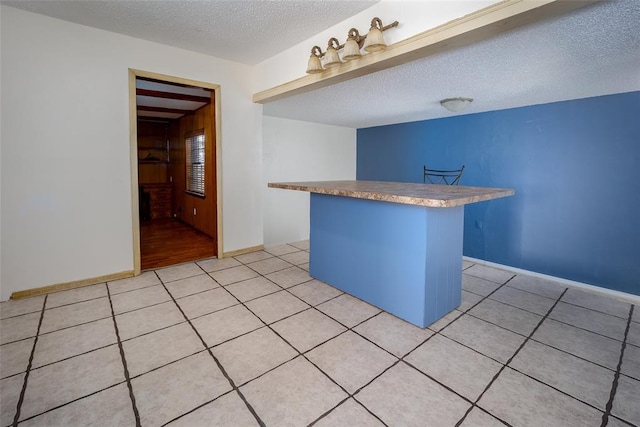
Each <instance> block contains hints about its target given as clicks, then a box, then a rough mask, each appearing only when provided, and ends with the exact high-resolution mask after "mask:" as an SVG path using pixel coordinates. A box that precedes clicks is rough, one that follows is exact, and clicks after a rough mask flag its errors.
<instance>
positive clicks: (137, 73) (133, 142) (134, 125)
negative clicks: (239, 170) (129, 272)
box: [129, 68, 223, 276]
mask: <svg viewBox="0 0 640 427" xmlns="http://www.w3.org/2000/svg"><path fill="white" fill-rule="evenodd" d="M136 77H145V78H150V79H156V80H161V81H166V82H170V83H180V84H185V85H190V86H196V87H202V88H207V89H211V90H213V91H214V102H215V104H214V113H213V120H214V123H213V126H214V128H215V129H214V131H215V138H216V144H215V156H216V159H215V163H216V176H215V179H216V200H215V202H216V236H217V242H218V245H217V246H218V247H217V248H216V251H217V254H216V256H217V257H218V258H222V257H223V252H222V247H223V245H222V130H221V114H220V85H217V84H213V83H207V82H201V81H197V80H190V79H185V78H182V77H175V76H169V75H166V74H159V73H153V72H150V71H143V70H136V69H134V68H129V148H130V161H131V215H132V216H131V220H132V221H131V223H132V225H133V230H132V231H133V239H132V243H133V272H134V273H133V274H134V275H136V276H137V275H139V274H140V273H141V271H142V270H141V261H140V206H139V204H138V114H137V101H136Z"/></svg>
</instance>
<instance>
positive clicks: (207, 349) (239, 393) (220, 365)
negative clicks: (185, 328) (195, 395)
mask: <svg viewBox="0 0 640 427" xmlns="http://www.w3.org/2000/svg"><path fill="white" fill-rule="evenodd" d="M194 264H195V265H197V266H198V267H199V268H200V269H202V271H204V269H203V268H202V267H200V265H199V264H197V263H194ZM154 273H155V275H156V276H157V277H158V279H159V280H160V283H161V284H162V287H163V288H164V290H165V291H166V292H167V293H168V294H169V296H170V297H171V300H173V303H174V304H175V305H176V307H177V308H178V310H180V313H182V316H183V317H184V318H185V320H186V321H187V323H188V324H189V326H191V329H192V330H193V331H194V332H195V334H196V335H197V336H198V338H200V342H201V343H202V345H204V347H205V349H206V350H205V351H207V352H208V353H209V356H211V358H212V359H213V360H214V362H215V363H216V365H217V366H218V369H220V372H222V375H224V377H225V378H226V379H227V381H228V382H229V385H230V386H231V388H232V390H234V391H235V392H236V393H238V396H239V397H240V399H242V401H243V402H244V404H245V405H246V407H247V409H248V410H249V412H251V414H252V415H253V417H254V418H255V420H256V421H257V422H258V424H259V425H260V426H265V423H264V422H263V421H262V419H261V418H260V416H259V415H258V413H257V412H256V411H255V409H253V406H251V404H250V403H249V401H248V400H247V398H246V397H245V396H244V394H243V393H242V392H241V391H240V388H239V387H238V386H236V384H235V382H234V381H233V380H232V379H231V377H230V376H229V374H228V373H227V371H226V370H225V369H224V367H223V366H222V363H221V362H220V361H219V360H218V358H217V357H216V356H215V355H214V354H213V351H211V348H209V347H208V345H207V343H206V342H205V340H204V338H202V335H200V332H198V330H197V329H196V327H195V326H193V323H191V320H190V319H189V318H188V317H187V315H186V313H185V312H184V311H183V310H182V307H180V304H178V303H177V302H176V299H175V298H174V297H173V295H172V294H171V292H169V290H168V289H167V286H166V285H165V284H164V282H163V281H162V279H160V276H159V275H158V273H157V272H156V271H155V270H154ZM214 280H215V279H214ZM227 292H228V291H227ZM218 397H219V396H218ZM192 410H193V409H192ZM183 415H185V414H182V415H181V416H183Z"/></svg>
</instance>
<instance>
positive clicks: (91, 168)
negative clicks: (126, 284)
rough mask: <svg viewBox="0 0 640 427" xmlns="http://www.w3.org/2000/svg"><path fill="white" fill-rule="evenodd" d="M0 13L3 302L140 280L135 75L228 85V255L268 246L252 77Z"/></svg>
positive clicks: (175, 53)
mask: <svg viewBox="0 0 640 427" xmlns="http://www.w3.org/2000/svg"><path fill="white" fill-rule="evenodd" d="M0 7H1V10H2V12H1V14H0V19H1V27H0V31H1V36H0V41H1V50H0V51H1V55H2V59H1V60H2V74H1V80H0V84H1V88H2V101H1V102H2V105H1V107H0V108H1V112H2V116H1V125H0V126H1V131H0V136H1V150H2V156H1V173H0V183H1V184H0V185H1V188H0V191H1V194H2V206H1V223H0V230H1V233H2V242H1V246H0V248H1V249H0V250H1V253H2V258H1V260H0V265H1V277H0V288H1V293H0V299H3V300H4V299H7V298H8V297H9V296H10V295H11V293H12V292H15V291H18V290H24V289H31V288H37V287H41V286H47V285H52V284H56V283H61V282H68V281H75V280H81V279H85V278H92V277H97V276H102V275H107V274H113V273H117V272H121V271H127V270H132V269H133V246H132V221H131V220H132V214H131V212H132V206H131V170H130V158H129V99H128V97H129V92H128V69H129V68H135V69H140V70H145V71H151V72H156V73H162V74H167V75H172V76H178V77H183V78H188V79H193V80H199V81H204V82H209V83H215V84H220V85H221V102H222V175H223V209H224V210H223V221H224V228H223V231H224V235H223V237H224V250H225V251H230V250H234V249H239V248H245V247H249V246H255V245H259V244H261V243H262V238H263V230H262V205H261V200H262V195H263V191H262V187H261V183H262V174H261V162H262V156H261V139H262V133H261V126H262V125H261V121H262V107H261V106H260V105H257V104H253V103H252V101H251V96H252V73H251V69H250V68H249V67H247V66H245V65H241V64H237V63H233V62H229V61H224V60H220V59H216V58H213V57H208V56H205V55H201V54H197V53H194V52H189V51H185V50H181V49H176V48H171V47H168V46H164V45H159V44H155V43H150V42H146V41H143V40H139V39H134V38H131V37H126V36H122V35H118V34H114V33H109V32H106V31H102V30H98V29H94V28H89V27H85V26H81V25H76V24H72V23H68V22H65V21H60V20H56V19H52V18H48V17H45V16H41V15H37V14H33V13H29V12H24V11H21V10H17V9H14V8H11V7H7V6H4V5H3V6H0Z"/></svg>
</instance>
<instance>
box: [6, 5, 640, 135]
mask: <svg viewBox="0 0 640 427" xmlns="http://www.w3.org/2000/svg"><path fill="white" fill-rule="evenodd" d="M2 3H3V4H8V5H10V6H14V7H18V8H21V9H25V10H29V11H32V12H36V13H41V14H45V15H49V16H52V17H56V18H60V19H64V20H68V21H72V22H77V23H81V24H84V25H88V26H93V27H97V28H102V29H105V30H109V31H113V32H118V33H122V34H127V35H131V36H134V37H138V38H141V39H146V40H151V41H155V42H158V43H163V44H166V45H170V46H176V47H180V48H184V49H188V50H192V51H197V52H202V53H205V54H209V55H213V56H216V57H219V58H225V59H229V60H234V61H239V62H244V63H247V64H256V63H258V62H260V61H262V60H264V59H266V58H268V57H271V56H273V55H275V54H277V53H279V52H280V51H281V50H284V49H286V48H288V47H291V46H293V45H294V44H296V43H298V42H300V41H303V40H305V39H307V38H309V37H312V36H313V35H315V34H317V33H318V32H321V31H322V30H325V29H326V28H328V27H330V26H332V25H335V24H336V23H339V22H341V21H342V20H344V19H346V18H347V17H349V16H352V15H355V14H356V13H358V12H360V11H362V10H364V9H366V8H367V7H370V6H371V5H373V4H374V3H375V1H346V0H345V1H341V0H340V1H338V0H335V1H328V0H327V1H325V0H275V1H267V0H245V1H241V0H237V1H218V0H210V1H157V0H147V1H101V0H94V1H58V0H52V1H2ZM400 3H401V2H400ZM434 5H435V6H434V7H436V6H437V1H434ZM399 7H400V5H399ZM634 90H640V0H614V1H606V2H601V3H596V4H593V5H590V6H586V7H583V8H581V9H578V10H576V11H574V12H571V13H569V14H567V15H563V16H560V17H557V18H554V19H551V20H548V21H545V22H542V23H537V24H533V25H531V26H528V27H523V28H520V29H517V30H514V31H511V32H508V33H504V34H502V35H500V36H497V37H494V38H492V39H489V40H486V41H483V42H480V43H476V44H474V45H471V46H468V47H465V48H461V49H457V50H455V51H450V52H447V53H444V54H439V55H434V56H431V57H428V58H424V59H421V60H418V61H414V62H411V63H408V64H405V65H402V66H398V67H395V68H392V69H388V70H385V71H381V72H378V73H375V74H371V75H368V76H365V77H360V78H358V79H354V80H350V81H348V82H344V83H340V84H336V85H333V86H330V87H327V88H323V89H319V90H315V91H312V92H309V93H306V94H302V95H298V96H295V97H291V98H287V99H283V100H281V101H276V102H273V103H269V104H266V105H265V106H264V114H265V115H270V116H276V117H283V118H290V119H297V120H304V121H310V122H317V123H326V124H333V125H339V126H348V127H353V128H363V127H370V126H377V125H385V124H391V123H401V122H409V121H415V120H425V119H431V118H438V117H447V116H451V115H454V114H471V113H478V112H482V111H492V110H500V109H505V108H513V107H520V106H525V105H534V104H541V103H547V102H555V101H563V100H568V99H577V98H584V97H590V96H598V95H606V94H612V93H621V92H629V91H634ZM456 96H463V97H471V98H474V99H475V100H474V102H473V103H472V104H471V105H470V106H469V107H468V108H467V109H465V110H464V111H462V112H460V113H451V112H449V111H447V110H445V109H444V108H442V107H441V106H440V104H439V100H440V99H443V98H450V97H456ZM154 105H156V104H154Z"/></svg>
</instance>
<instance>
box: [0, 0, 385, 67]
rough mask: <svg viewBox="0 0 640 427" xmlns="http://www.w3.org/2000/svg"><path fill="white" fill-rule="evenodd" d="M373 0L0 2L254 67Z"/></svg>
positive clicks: (366, 6) (50, 0)
mask: <svg viewBox="0 0 640 427" xmlns="http://www.w3.org/2000/svg"><path fill="white" fill-rule="evenodd" d="M378 1H379V0H331V1H327V0H279V1H272V0H271V1H270V0H206V1H193V0H190V1H184V0H182V1H180V0H145V1H135V0H128V1H123V0H106V1H105V0H91V1H69V0H62V1H60V0H45V1H41V0H29V1H26V0H22V1H2V3H3V4H6V5H9V6H12V7H16V8H19V9H23V10H27V11H30V12H35V13H39V14H42V15H47V16H51V17H54V18H58V19H62V20H65V21H70V22H75V23H78V24H82V25H87V26H89V27H95V28H101V29H103V30H107V31H112V32H115V33H120V34H126V35H129V36H132V37H136V38H140V39H143V40H149V41H153V42H157V43H162V44H166V45H169V46H175V47H179V48H182V49H187V50H191V51H195V52H200V53H204V54H207V55H212V56H215V57H218V58H224V59H228V60H231V61H237V62H241V63H245V64H251V65H253V64H257V63H259V62H261V61H263V60H265V59H267V58H270V57H272V56H274V55H276V54H278V53H280V52H281V51H282V50H284V49H287V48H289V47H291V46H293V45H295V44H297V43H299V42H302V41H304V40H306V39H308V38H309V37H312V36H313V35H315V34H317V33H319V32H321V31H324V30H326V29H327V28H329V27H331V26H333V25H335V24H338V23H340V22H342V21H343V20H345V19H347V18H349V17H351V16H353V15H355V14H357V13H359V12H361V11H362V10H364V9H367V8H369V7H371V6H373V5H374V4H375V3H377V2H378Z"/></svg>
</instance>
